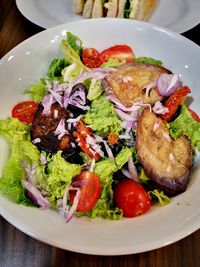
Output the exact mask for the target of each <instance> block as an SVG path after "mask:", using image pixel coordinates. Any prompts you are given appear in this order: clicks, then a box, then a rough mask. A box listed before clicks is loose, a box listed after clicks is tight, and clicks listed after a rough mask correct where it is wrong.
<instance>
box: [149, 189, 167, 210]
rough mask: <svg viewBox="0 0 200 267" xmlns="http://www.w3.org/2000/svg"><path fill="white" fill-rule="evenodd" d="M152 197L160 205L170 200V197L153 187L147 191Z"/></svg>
mask: <svg viewBox="0 0 200 267" xmlns="http://www.w3.org/2000/svg"><path fill="white" fill-rule="evenodd" d="M148 193H149V195H150V197H151V198H152V199H155V200H158V201H159V203H160V205H161V206H165V205H167V204H169V203H170V202H171V199H170V198H169V197H168V196H166V195H165V193H164V192H163V191H160V190H157V189H154V190H153V191H149V192H148Z"/></svg>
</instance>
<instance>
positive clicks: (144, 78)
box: [102, 63, 171, 107]
mask: <svg viewBox="0 0 200 267" xmlns="http://www.w3.org/2000/svg"><path fill="white" fill-rule="evenodd" d="M162 73H168V74H171V71H170V70H168V69H166V68H164V67H161V66H157V65H153V64H147V63H131V64H124V65H121V66H120V67H118V68H117V71H115V72H112V73H111V74H110V75H109V76H108V77H106V78H105V79H104V81H103V83H102V85H103V86H106V87H109V88H110V89H111V91H112V92H113V93H114V95H115V96H116V97H117V98H118V99H119V101H120V102H121V103H122V104H123V105H124V106H126V107H131V106H132V105H133V103H134V102H137V101H142V102H143V103H145V104H150V105H153V104H155V102H156V101H160V100H162V99H163V97H162V96H161V95H160V94H159V93H158V91H157V89H156V87H155V88H152V89H151V90H150V92H149V95H148V96H147V95H146V94H145V90H143V89H144V88H145V86H147V85H148V84H150V83H151V82H153V81H155V80H156V79H157V78H158V77H159V75H160V74H162Z"/></svg>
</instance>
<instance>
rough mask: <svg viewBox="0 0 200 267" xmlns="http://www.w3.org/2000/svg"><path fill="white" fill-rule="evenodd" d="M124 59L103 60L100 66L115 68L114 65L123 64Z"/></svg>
mask: <svg viewBox="0 0 200 267" xmlns="http://www.w3.org/2000/svg"><path fill="white" fill-rule="evenodd" d="M125 63H126V61H125V60H124V61H121V62H119V61H118V60H116V59H112V58H111V59H109V60H108V61H107V62H104V63H103V64H102V65H101V68H116V67H119V66H121V65H123V64H125Z"/></svg>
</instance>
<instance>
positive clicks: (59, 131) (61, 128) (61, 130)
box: [54, 119, 69, 140]
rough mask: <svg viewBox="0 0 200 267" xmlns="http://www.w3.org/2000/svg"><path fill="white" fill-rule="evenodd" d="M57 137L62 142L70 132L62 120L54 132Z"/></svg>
mask: <svg viewBox="0 0 200 267" xmlns="http://www.w3.org/2000/svg"><path fill="white" fill-rule="evenodd" d="M54 134H55V135H58V140H60V139H61V138H62V137H63V136H64V135H65V134H69V132H68V131H67V130H66V129H65V121H64V119H61V120H60V122H59V124H58V126H57V128H56V130H55V131H54Z"/></svg>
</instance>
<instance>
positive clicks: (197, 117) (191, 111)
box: [188, 108, 200, 122]
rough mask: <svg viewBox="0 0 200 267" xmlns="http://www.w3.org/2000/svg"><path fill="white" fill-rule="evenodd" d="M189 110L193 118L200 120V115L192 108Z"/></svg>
mask: <svg viewBox="0 0 200 267" xmlns="http://www.w3.org/2000/svg"><path fill="white" fill-rule="evenodd" d="M188 111H189V112H190V114H191V115H192V118H193V119H194V120H195V121H197V122H200V116H199V115H198V114H197V113H196V112H194V111H193V110H192V109H190V108H188Z"/></svg>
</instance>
